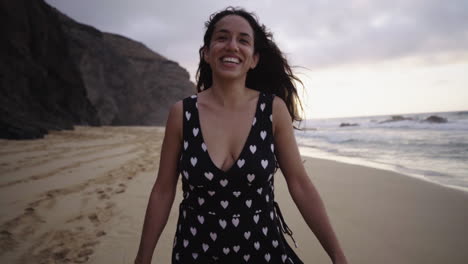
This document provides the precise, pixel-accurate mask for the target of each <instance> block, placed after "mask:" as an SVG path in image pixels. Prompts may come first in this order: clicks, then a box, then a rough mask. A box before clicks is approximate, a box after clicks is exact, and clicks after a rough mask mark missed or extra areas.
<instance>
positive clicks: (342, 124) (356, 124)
mask: <svg viewBox="0 0 468 264" xmlns="http://www.w3.org/2000/svg"><path fill="white" fill-rule="evenodd" d="M348 126H359V124H358V123H341V124H340V127H348Z"/></svg>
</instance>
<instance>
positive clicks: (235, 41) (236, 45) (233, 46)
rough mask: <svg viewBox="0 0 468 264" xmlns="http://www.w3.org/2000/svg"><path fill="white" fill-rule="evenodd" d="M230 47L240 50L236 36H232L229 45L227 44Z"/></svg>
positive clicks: (230, 48)
mask: <svg viewBox="0 0 468 264" xmlns="http://www.w3.org/2000/svg"><path fill="white" fill-rule="evenodd" d="M227 47H228V49H229V50H234V51H238V50H239V46H238V43H237V40H236V39H235V38H232V39H231V40H230V41H229V43H228V45H227Z"/></svg>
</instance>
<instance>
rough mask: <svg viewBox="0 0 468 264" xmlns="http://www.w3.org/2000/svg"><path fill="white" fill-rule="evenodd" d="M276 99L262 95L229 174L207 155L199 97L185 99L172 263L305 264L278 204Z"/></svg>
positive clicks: (193, 96)
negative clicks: (294, 247) (291, 240)
mask: <svg viewBox="0 0 468 264" xmlns="http://www.w3.org/2000/svg"><path fill="white" fill-rule="evenodd" d="M273 97H274V95H273V94H268V93H265V92H260V93H259V97H258V100H257V105H256V109H255V116H254V117H253V120H252V126H251V127H250V131H249V134H248V136H247V139H246V141H245V143H244V146H243V148H242V151H241V153H240V155H239V157H238V158H237V160H236V161H235V162H234V164H233V165H232V166H231V167H230V168H229V169H228V170H227V171H223V170H221V169H220V168H218V167H217V166H216V165H215V164H214V162H213V161H212V159H211V158H210V155H209V153H208V149H207V146H206V144H205V142H204V139H203V135H202V129H201V127H200V119H199V113H198V108H197V95H192V96H190V97H187V98H185V99H184V100H183V120H184V121H183V146H182V152H181V158H180V161H179V164H178V170H179V172H180V173H181V176H182V190H183V200H182V202H181V203H180V206H179V217H178V221H177V226H176V232H175V236H174V244H173V251H172V263H184V264H187V263H228V264H229V263H288V264H293V263H294V264H300V263H303V262H302V261H301V260H300V259H299V257H298V256H297V255H296V253H295V252H294V251H293V250H292V248H291V247H290V246H289V245H288V243H287V241H286V239H285V237H284V235H283V233H286V234H289V235H292V232H291V230H290V229H289V228H288V226H287V225H286V223H285V221H284V219H283V217H282V215H281V211H280V208H279V206H278V204H277V203H276V202H275V199H274V177H273V176H274V174H275V172H276V170H277V169H278V163H277V161H276V157H275V152H274V141H273V130H272V103H273ZM291 237H292V236H291Z"/></svg>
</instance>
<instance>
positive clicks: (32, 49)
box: [0, 0, 99, 139]
mask: <svg viewBox="0 0 468 264" xmlns="http://www.w3.org/2000/svg"><path fill="white" fill-rule="evenodd" d="M0 14H1V15H0V25H1V27H2V39H3V40H2V41H1V43H2V44H0V45H1V46H0V54H1V60H0V76H1V82H0V83H1V87H0V94H1V97H0V138H8V139H31V138H38V137H42V136H43V135H44V134H45V133H47V130H50V129H54V130H60V129H72V128H73V124H82V125H86V124H87V125H97V124H99V120H98V119H97V118H96V111H95V109H94V107H93V106H92V105H91V103H90V102H89V100H88V99H87V97H86V90H85V87H84V85H83V82H82V79H81V76H80V73H79V71H78V70H77V69H76V67H75V66H74V64H73V63H71V61H72V59H71V56H70V54H69V50H68V47H67V46H66V38H67V37H66V35H64V33H63V31H62V30H61V28H60V23H59V20H58V18H57V16H56V15H55V14H54V13H52V12H51V9H50V7H49V6H48V5H47V4H45V3H44V2H43V1H27V0H15V1H7V0H1V1H0Z"/></svg>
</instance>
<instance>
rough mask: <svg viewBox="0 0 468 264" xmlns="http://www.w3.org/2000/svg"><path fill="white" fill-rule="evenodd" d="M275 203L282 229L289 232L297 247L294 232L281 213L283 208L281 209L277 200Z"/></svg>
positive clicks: (286, 232)
mask: <svg viewBox="0 0 468 264" xmlns="http://www.w3.org/2000/svg"><path fill="white" fill-rule="evenodd" d="M274 204H275V211H276V213H277V214H278V215H279V219H280V221H279V222H280V226H281V231H283V233H285V234H288V235H289V236H290V237H291V239H292V241H293V242H294V246H295V247H296V248H297V243H296V240H294V237H293V232H292V231H291V229H290V228H289V226H288V225H287V224H286V221H284V218H283V215H282V214H281V210H280V207H279V205H278V203H277V202H276V201H275V202H274Z"/></svg>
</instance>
